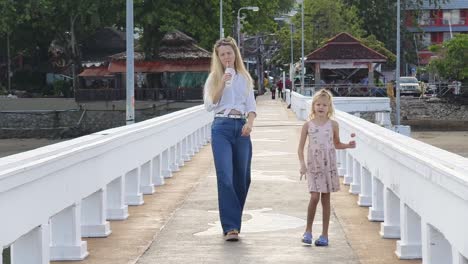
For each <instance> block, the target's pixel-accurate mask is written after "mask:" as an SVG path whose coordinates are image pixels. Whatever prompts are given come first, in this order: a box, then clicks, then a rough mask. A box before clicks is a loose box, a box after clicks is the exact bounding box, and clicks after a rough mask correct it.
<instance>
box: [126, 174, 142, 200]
mask: <svg viewBox="0 0 468 264" xmlns="http://www.w3.org/2000/svg"><path fill="white" fill-rule="evenodd" d="M125 203H126V204H127V205H142V204H143V203H144V201H143V194H142V193H141V192H140V169H139V168H136V169H133V170H131V171H129V172H127V173H126V174H125Z"/></svg>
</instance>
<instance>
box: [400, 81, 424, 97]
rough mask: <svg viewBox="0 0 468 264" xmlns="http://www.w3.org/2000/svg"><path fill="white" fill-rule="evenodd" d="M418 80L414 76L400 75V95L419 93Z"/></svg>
mask: <svg viewBox="0 0 468 264" xmlns="http://www.w3.org/2000/svg"><path fill="white" fill-rule="evenodd" d="M420 94H421V89H419V81H418V79H416V77H400V95H418V96H419V95H420Z"/></svg>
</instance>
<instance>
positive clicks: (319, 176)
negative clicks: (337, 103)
mask: <svg viewBox="0 0 468 264" xmlns="http://www.w3.org/2000/svg"><path fill="white" fill-rule="evenodd" d="M334 113H335V110H334V107H333V97H332V94H331V93H330V92H329V91H327V90H325V89H321V90H319V91H318V92H317V93H315V95H314V97H313V98H312V109H311V115H310V116H309V119H310V120H309V121H308V122H306V123H305V124H304V125H303V126H302V133H301V138H300V141H299V148H298V155H299V161H300V163H301V169H300V174H301V179H302V176H304V175H305V176H306V178H307V183H308V189H309V192H310V201H309V206H308V209H307V226H306V230H305V233H304V235H303V237H302V242H303V244H305V245H312V224H313V222H314V218H315V212H316V209H317V204H318V202H319V200H321V201H322V209H323V213H322V215H323V220H322V235H321V236H320V237H319V238H318V239H317V240H315V245H316V246H328V226H329V223H330V211H331V205H330V194H331V193H332V192H337V191H339V190H340V182H339V178H338V177H339V176H338V173H337V167H336V149H346V148H355V147H356V142H355V141H350V142H349V143H348V144H345V143H341V141H340V136H339V128H338V122H336V121H335V120H333V117H334ZM351 137H354V134H351ZM307 138H308V139H309V146H308V148H307V153H308V155H307V163H306V162H305V161H304V146H305V143H306V140H307ZM306 164H307V165H306Z"/></svg>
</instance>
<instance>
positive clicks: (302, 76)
mask: <svg viewBox="0 0 468 264" xmlns="http://www.w3.org/2000/svg"><path fill="white" fill-rule="evenodd" d="M301 26H302V28H301V91H304V1H302V3H301Z"/></svg>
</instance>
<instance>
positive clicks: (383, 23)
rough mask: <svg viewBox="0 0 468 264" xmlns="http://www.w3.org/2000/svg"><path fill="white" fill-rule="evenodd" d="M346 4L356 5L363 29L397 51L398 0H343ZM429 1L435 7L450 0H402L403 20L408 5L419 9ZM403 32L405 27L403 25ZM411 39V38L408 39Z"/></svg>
mask: <svg viewBox="0 0 468 264" xmlns="http://www.w3.org/2000/svg"><path fill="white" fill-rule="evenodd" d="M343 1H344V2H345V4H346V5H348V6H354V7H355V8H356V9H357V10H358V15H359V17H360V18H361V19H362V21H363V24H362V26H363V29H364V30H365V31H366V32H367V34H369V35H374V36H375V37H376V38H377V40H379V41H381V42H383V43H384V44H385V47H387V48H388V49H389V50H391V51H393V52H395V51H396V31H397V30H396V26H397V9H396V3H397V0H343ZM424 2H427V3H429V4H431V5H433V6H435V7H437V6H439V5H440V4H442V3H446V2H448V0H401V3H400V9H401V20H402V21H404V17H405V12H404V10H405V9H406V8H408V7H411V8H415V9H416V10H419V9H420V8H421V6H422V5H423V4H424ZM401 30H402V33H403V32H404V27H403V26H402V27H401ZM408 41H411V39H408Z"/></svg>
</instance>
